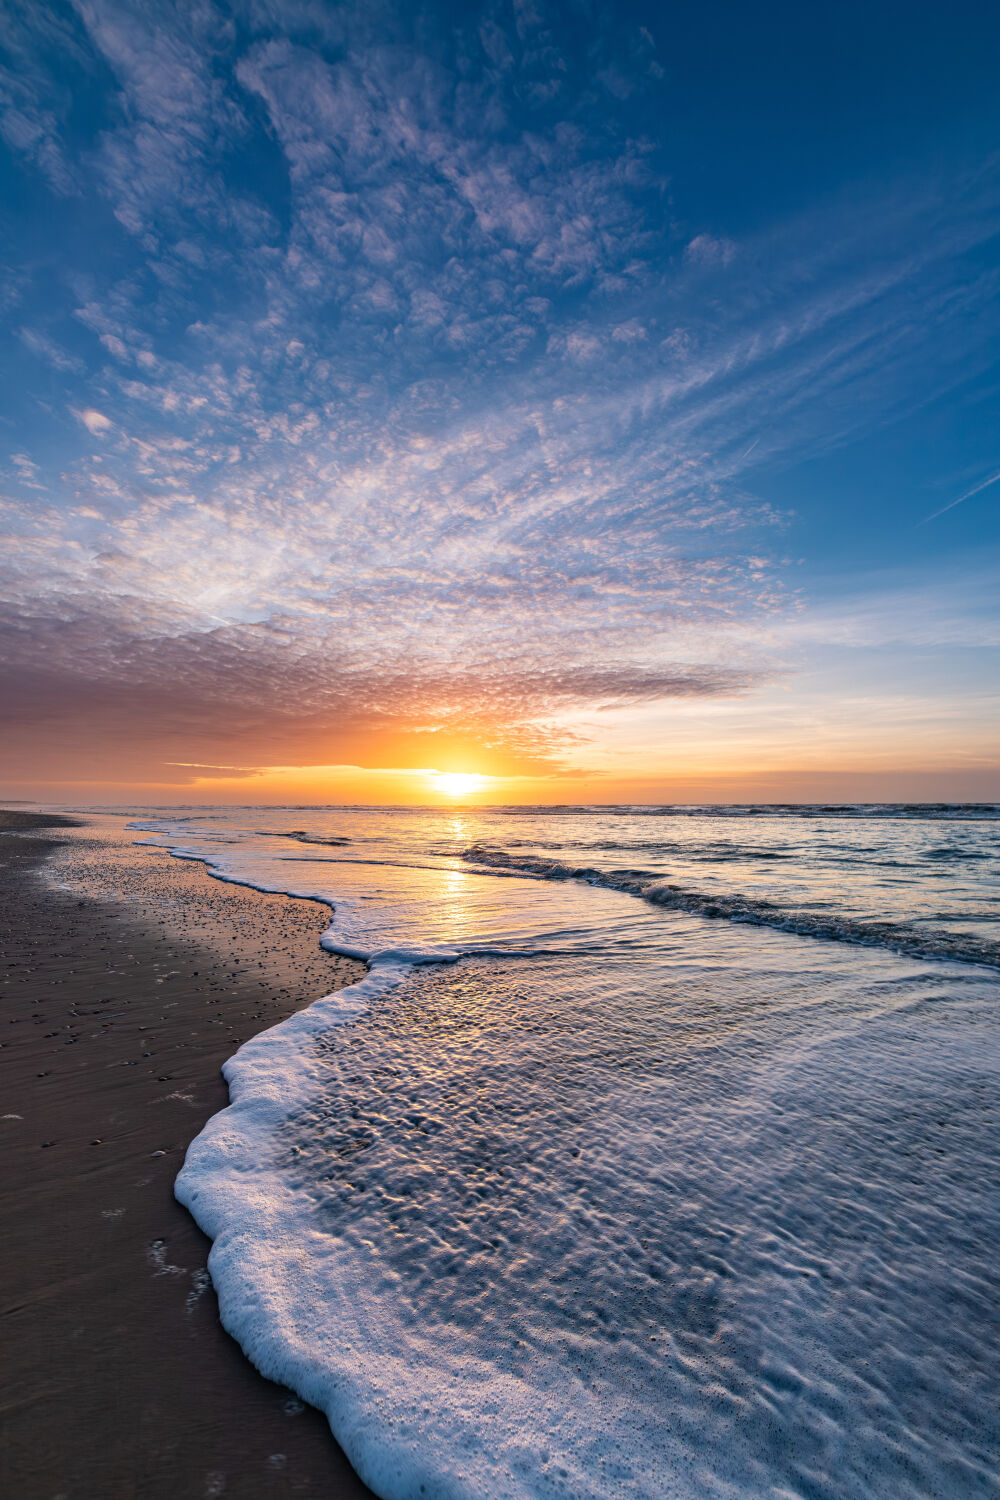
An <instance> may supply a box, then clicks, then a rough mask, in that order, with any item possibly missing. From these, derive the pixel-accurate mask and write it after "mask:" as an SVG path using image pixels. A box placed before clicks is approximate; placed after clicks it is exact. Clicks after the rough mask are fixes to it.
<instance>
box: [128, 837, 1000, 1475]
mask: <svg viewBox="0 0 1000 1500" xmlns="http://www.w3.org/2000/svg"><path fill="white" fill-rule="evenodd" d="M133 826H134V827H135V829H136V833H135V837H136V838H137V839H142V840H145V841H147V842H148V843H149V845H150V847H151V851H152V850H154V849H160V850H168V851H170V852H172V853H173V854H175V855H177V856H179V857H186V858H197V859H202V860H204V861H206V863H208V864H209V866H210V868H211V869H212V870H213V872H214V873H215V874H217V875H218V876H220V877H221V878H223V879H228V880H235V881H240V882H245V883H248V884H253V885H257V886H259V887H261V888H264V889H268V890H277V891H287V892H289V893H293V894H298V895H307V896H314V897H317V898H319V899H321V900H323V901H325V902H327V903H328V904H329V905H330V906H331V923H330V927H329V930H328V932H327V933H326V935H325V937H324V938H323V942H324V943H325V944H326V945H327V946H329V947H331V948H334V949H337V950H338V951H344V952H348V953H353V954H357V955H359V956H362V957H364V958H366V959H367V960H368V961H369V965H370V968H369V973H368V975H367V977H366V978H365V979H364V980H363V981H362V982H361V983H359V984H357V985H354V986H353V987H351V988H350V989H348V990H344V991H340V992H338V993H336V994H334V995H332V996H329V997H326V998H323V999H319V1000H317V1002H316V1003H314V1004H313V1005H312V1006H310V1007H309V1008H308V1009H306V1010H305V1011H303V1012H301V1013H299V1014H298V1015H296V1016H294V1017H293V1018H291V1019H290V1020H288V1021H286V1022H284V1023H283V1024H282V1025H280V1026H277V1027H275V1028H274V1029H273V1030H271V1031H269V1032H266V1033H263V1034H262V1035H260V1036H258V1037H256V1038H255V1039H254V1040H253V1041H251V1042H249V1043H248V1044H246V1045H245V1046H244V1047H242V1048H241V1049H240V1050H239V1052H237V1053H236V1055H235V1056H234V1058H233V1059H232V1060H231V1061H230V1062H229V1063H228V1064H227V1068H226V1076H227V1078H228V1080H229V1086H230V1093H231V1098H232V1104H231V1105H230V1107H229V1108H228V1109H227V1110H225V1111H223V1112H222V1113H221V1114H219V1115H217V1116H216V1117H215V1118H214V1119H213V1120H212V1121H211V1122H210V1123H209V1125H208V1126H207V1127H206V1129H205V1130H204V1131H203V1132H202V1134H201V1135H200V1136H199V1137H198V1139H197V1140H196V1141H195V1142H193V1144H192V1145H191V1147H190V1149H189V1151H188V1154H187V1159H186V1162H185V1166H184V1169H183V1171H182V1172H181V1174H180V1177H179V1179H178V1184H177V1192H178V1196H179V1197H180V1198H181V1200H182V1201H183V1202H184V1203H186V1204H187V1205H188V1206H189V1207H190V1209H191V1211H192V1213H193V1214H194V1215H195V1217H196V1218H197V1219H198V1221H199V1223H200V1224H201V1225H202V1226H203V1228H204V1229H205V1230H206V1231H207V1232H208V1233H209V1234H210V1235H211V1236H212V1238H213V1241H214V1244H213V1249H212V1255H211V1259H210V1269H211V1273H212V1277H213V1281H214V1282H215V1284H216V1287H217V1289H218V1291H219V1296H220V1306H221V1310H222V1316H223V1320H224V1322H225V1324H226V1326H227V1328H228V1329H229V1330H230V1332H232V1333H233V1334H234V1335H235V1337H236V1338H237V1339H238V1340H239V1342H240V1343H241V1344H242V1345H243V1347H244V1349H245V1350H246V1352H247V1353H248V1354H249V1356H250V1357H251V1358H252V1359H253V1360H254V1361H255V1363H256V1364H257V1365H258V1366H259V1367H260V1368H261V1369H262V1370H263V1371H264V1372H265V1373H266V1374H269V1375H271V1376H273V1377H275V1378H277V1379H279V1380H282V1381H284V1382H286V1383H287V1384H290V1385H291V1386H293V1387H294V1388H295V1389H296V1390H297V1391H298V1392H299V1393H300V1394H301V1395H302V1396H303V1397H304V1398H305V1399H307V1400H308V1401H310V1402H312V1403H313V1404H315V1405H317V1406H319V1407H321V1408H322V1409H323V1410H325V1411H326V1412H327V1413H328V1415H329V1418H330V1422H331V1425H332V1427H333V1429H334V1431H335V1433H336V1435H337V1437H338V1439H339V1440H340V1442H341V1443H342V1444H343V1446H344V1448H345V1449H346V1451H347V1453H348V1455H349V1456H350V1457H351V1459H352V1461H353V1462H354V1464H355V1466H356V1467H357V1469H358V1470H359V1472H360V1473H361V1474H362V1476H363V1477H364V1478H365V1479H366V1480H367V1482H368V1483H369V1484H370V1485H371V1486H372V1487H373V1488H374V1489H375V1491H376V1492H377V1493H378V1494H379V1495H381V1496H383V1497H384V1500H413V1497H418V1496H425V1497H430V1500H459V1497H462V1500H473V1497H475V1500H492V1497H501V1496H502V1497H509V1500H550V1497H552V1500H554V1497H580V1500H584V1497H586V1500H598V1497H600V1500H603V1497H612V1496H615V1497H636V1500H639V1497H642V1500H654V1497H655V1500H664V1497H675V1496H676V1497H685V1500H686V1497H692V1500H693V1497H715V1496H718V1497H761V1496H769V1497H770V1496H773V1497H775V1500H778V1497H781V1500H790V1497H802V1500H805V1497H831V1500H832V1497H869V1496H876V1495H880V1496H890V1497H914V1500H917V1497H920V1500H926V1497H931V1496H941V1497H947V1500H954V1497H962V1496H986V1495H991V1496H992V1495H997V1494H1000V1484H998V1478H997V1474H998V1463H997V1460H998V1441H997V1440H998V1432H1000V1419H998V1403H997V1393H998V1390H1000V1378H998V1377H1000V1338H998V1334H1000V1316H998V1297H997V1280H996V1246H997V1243H998V1240H1000V1187H998V1172H997V1169H998V1161H1000V1151H998V1146H1000V1089H998V1083H1000V1078H998V1072H1000V1031H998V1022H1000V818H998V809H997V808H994V807H983V808H948V807H941V808H933V809H926V808H901V807H885V808H810V809H803V808H787V809H759V808H743V809H712V808H704V809H671V808H654V809H641V808H635V809H614V810H609V809H587V808H578V809H560V810H551V809H516V810H515V809H506V810H505V809H499V810H461V811H443V812H442V811H429V810H393V811H383V810H375V809H341V808H337V809H323V808H307V809H303V808H300V809H278V808H267V809H261V808H256V809H224V810H223V809H187V810H184V811H183V812H178V811H172V812H169V813H159V814H148V815H146V816H144V817H141V818H137V819H136V820H135V823H134V824H133ZM150 857H162V855H159V856H157V855H155V854H153V853H152V852H151V855H150Z"/></svg>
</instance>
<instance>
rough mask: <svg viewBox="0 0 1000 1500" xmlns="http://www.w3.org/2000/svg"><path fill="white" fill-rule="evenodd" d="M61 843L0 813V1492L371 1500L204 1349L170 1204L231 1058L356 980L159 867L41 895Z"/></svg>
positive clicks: (150, 863) (198, 1293) (296, 938)
mask: <svg viewBox="0 0 1000 1500" xmlns="http://www.w3.org/2000/svg"><path fill="white" fill-rule="evenodd" d="M57 823H58V820H54V819H52V818H39V817H36V816H32V815H30V814H24V813H0V829H12V828H14V829H17V830H18V833H17V836H11V835H10V834H8V833H6V832H4V833H3V834H2V835H0V932H2V948H0V952H2V965H3V967H2V969H0V989H2V994H3V1001H2V1014H0V1028H2V1030H0V1045H2V1048H3V1056H2V1059H0V1064H2V1085H3V1086H2V1102H0V1115H2V1116H3V1119H2V1120H0V1129H2V1131H3V1135H2V1137H0V1139H2V1140H3V1144H4V1147H5V1152H4V1159H5V1171H4V1174H3V1184H2V1188H0V1192H2V1197H3V1203H2V1207H3V1222H4V1235H3V1251H2V1254H3V1266H2V1286H3V1319H4V1326H3V1340H4V1350H5V1355H4V1369H3V1376H2V1381H3V1384H2V1392H0V1401H2V1413H3V1435H2V1446H0V1490H2V1492H3V1493H4V1494H5V1495H9V1496H11V1497H12V1500H13V1497H16V1500H84V1497H86V1500H91V1497H93V1500H97V1497H101V1500H117V1497H126V1496H128V1497H132V1496H135V1497H139V1496H141V1497H150V1500H160V1497H162V1500H168V1497H169V1500H185V1497H188V1496H190V1497H199V1500H201V1497H218V1496H233V1497H239V1500H258V1497H260V1500H265V1497H266V1500H272V1497H274V1500H277V1497H285V1496H293V1495H296V1496H298V1495H302V1496H317V1497H319V1496H323V1497H329V1500H340V1497H345V1500H350V1497H359V1496H365V1495H368V1494H369V1493H370V1492H369V1491H368V1490H367V1489H366V1488H365V1486H364V1485H363V1484H362V1483H361V1481H360V1480H359V1479H358V1478H357V1476H356V1475H355V1474H354V1473H353V1471H352V1470H351V1468H350V1466H349V1464H348V1462H347V1460H346V1458H345V1457H344V1455H343V1454H342V1453H341V1452H340V1450H339V1448H338V1447H337V1446H336V1444H335V1442H334V1441H333V1438H332V1437H331V1435H330V1431H329V1428H328V1427H327V1425H326V1421H325V1419H324V1418H323V1417H322V1416H320V1414H319V1413H317V1412H315V1411H312V1410H311V1409H308V1408H303V1406H302V1404H301V1402H299V1401H298V1400H296V1399H295V1398H294V1397H293V1396H292V1394H291V1392H289V1391H287V1390H284V1389H282V1388H281V1387H279V1386H276V1385H273V1384H272V1383H271V1382H269V1381H266V1380H264V1379H263V1378H262V1377H261V1376H260V1375H258V1374H257V1372H256V1371H255V1370H254V1369H253V1368H252V1366H251V1365H250V1364H249V1362H248V1361H247V1360H246V1359H245V1357H244V1356H243V1354H242V1352H241V1351H240V1349H239V1348H238V1346H237V1345H236V1344H235V1343H234V1342H233V1341H232V1340H231V1339H230V1338H229V1337H228V1335H227V1334H226V1333H225V1332H224V1331H223V1329H222V1327H221V1325H220V1323H219V1321H218V1314H217V1309H216V1306H215V1298H214V1293H213V1291H212V1288H211V1283H210V1280H209V1277H208V1275H207V1271H206V1257H207V1253H208V1248H209V1246H208V1241H207V1240H206V1239H205V1237H204V1236H203V1235H202V1234H201V1233H200V1231H199V1230H198V1229H197V1227H196V1226H195V1224H194V1222H193V1221H192V1220H191V1219H190V1218H189V1216H188V1214H187V1213H186V1212H185V1210H184V1209H182V1208H181V1207H180V1205H179V1204H177V1203H176V1201H175V1200H174V1197H173V1181H174V1177H175V1175H176V1173H177V1170H178V1168H179V1167H180V1164H181V1161H182V1159H183V1155H184V1151H185V1148H186V1146H187V1144H188V1142H189V1141H190V1140H191V1139H192V1137H193V1136H194V1135H196V1134H197V1132H198V1131H199V1130H200V1128H201V1126H202V1124H203V1123H204V1121H205V1120H206V1119H207V1118H208V1117H209V1116H210V1115H211V1114H214V1113H215V1112H216V1111H217V1110H219V1109H221V1108H223V1107H224V1105H225V1104H226V1098H227V1096H226V1089H225V1084H224V1082H223V1080H222V1078H221V1077H220V1074H219V1069H220V1066H221V1064H222V1063H223V1062H224V1061H225V1059H226V1058H227V1057H228V1056H230V1055H231V1053H232V1052H233V1051H234V1050H235V1048H236V1046H237V1045H238V1043H239V1041H241V1040H243V1041H245V1040H246V1039H247V1038H249V1037H250V1036H252V1035H253V1034H254V1033H255V1032H256V1031H259V1030H261V1029H263V1028H264V1027H267V1026H270V1025H273V1024H275V1022H277V1021H279V1020H281V1019H282V1018H283V1017H284V1016H286V1015H288V1014H290V1013H291V1012H292V1011H294V1010H296V1009H298V1008H299V1007H301V1006H302V1005H305V1004H308V1003H309V1001H311V1000H313V999H315V998H316V997H317V996H318V995H321V994H325V993H328V992H329V991H330V990H332V989H335V988H337V987H338V986H340V985H344V984H348V983H351V982H352V981H353V980H355V979H356V978H358V977H360V974H361V973H362V972H363V970H362V966H361V965H360V964H357V963H355V962H354V961H352V960H349V959H343V958H340V959H338V958H333V957H331V956H330V955H328V954H325V953H323V951H322V950H321V949H320V948H319V946H318V942H317V939H318V937H319V934H320V932H321V931H322V930H323V928H324V927H325V926H326V925H327V922H328V912H327V911H326V909H325V908H324V907H321V906H319V905H317V904H316V903H312V902H307V901H291V900H288V899H287V898H285V897H280V896H266V895H262V894H260V893H258V892H255V891H250V890H245V889H243V888H241V887H234V886H227V885H223V884H221V883H220V882H218V881H213V880H212V879H211V878H210V877H209V876H208V875H207V874H206V873H205V870H204V868H203V867H202V866H201V865H196V864H184V863H181V862H179V861H177V860H171V859H169V858H167V857H165V856H163V855H158V856H157V855H151V854H147V853H144V852H140V851H135V852H134V853H132V854H129V853H128V852H127V851H126V850H124V849H123V850H122V851H118V853H117V854H115V853H114V852H112V854H110V855H104V854H103V853H102V852H101V851H100V850H99V849H96V847H95V850H94V851H91V853H92V859H93V862H94V865H95V868H98V869H101V868H104V867H105V866H106V873H107V886H108V889H109V890H111V889H112V888H114V887H115V886H116V884H117V887H118V889H119V891H120V893H121V895H122V896H124V897H127V899H126V900H120V899H111V898H106V899H93V898H91V897H87V898H85V899H81V898H80V896H79V894H78V893H75V892H66V891H53V890H51V889H50V888H49V887H48V886H47V885H46V884H45V883H44V881H43V880H42V878H41V877H40V875H39V873H38V871H39V867H40V865H41V862H42V861H44V860H45V859H46V858H47V857H49V856H51V855H52V853H53V852H54V851H55V849H56V844H57V839H58V829H57V827H54V826H53V825H56V824H57ZM43 825H44V830H45V831H44V834H43V832H42V827H43ZM49 830H51V831H49ZM81 833H82V835H83V836H84V837H85V836H86V829H84V830H82V831H81V832H78V833H75V834H72V835H69V837H72V838H74V839H78V838H80V837H81ZM126 842H127V841H126ZM129 860H131V864H129ZM102 862H103V863H102Z"/></svg>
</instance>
